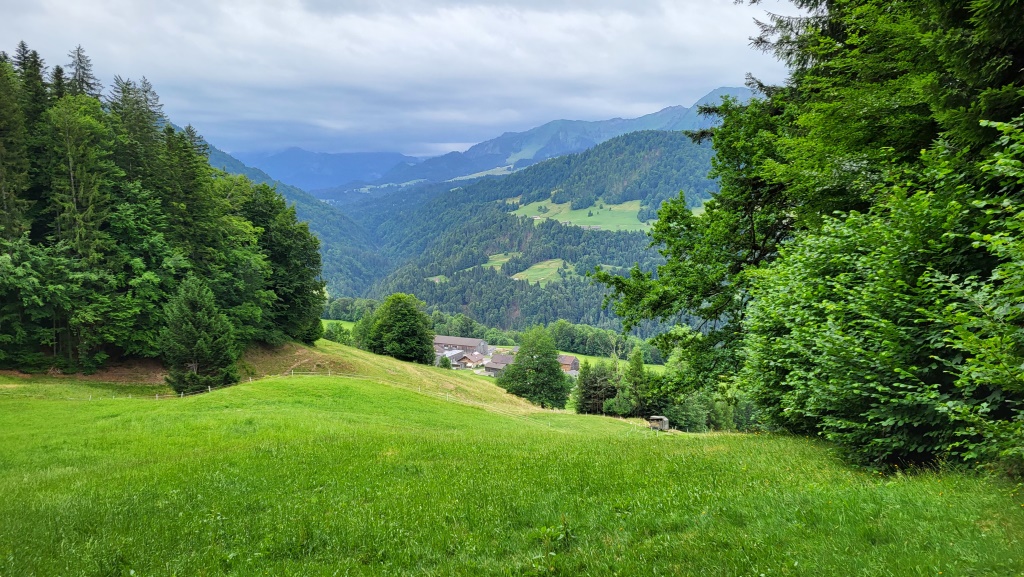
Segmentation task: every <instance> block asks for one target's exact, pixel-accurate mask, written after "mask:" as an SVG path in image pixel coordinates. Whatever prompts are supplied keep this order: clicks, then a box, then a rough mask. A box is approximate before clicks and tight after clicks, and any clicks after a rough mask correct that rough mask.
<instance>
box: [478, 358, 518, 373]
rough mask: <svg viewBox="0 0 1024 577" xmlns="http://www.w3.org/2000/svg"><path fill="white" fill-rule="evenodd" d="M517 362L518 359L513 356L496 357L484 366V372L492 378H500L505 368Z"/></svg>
mask: <svg viewBox="0 0 1024 577" xmlns="http://www.w3.org/2000/svg"><path fill="white" fill-rule="evenodd" d="M515 360H516V358H515V357H513V356H512V355H494V356H493V357H491V360H490V362H488V363H487V364H486V365H484V371H485V372H486V373H487V374H488V375H489V376H492V377H497V376H500V375H501V372H502V371H504V370H505V367H507V366H508V365H511V364H512V363H513V362H515Z"/></svg>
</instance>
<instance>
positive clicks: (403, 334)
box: [353, 293, 434, 365]
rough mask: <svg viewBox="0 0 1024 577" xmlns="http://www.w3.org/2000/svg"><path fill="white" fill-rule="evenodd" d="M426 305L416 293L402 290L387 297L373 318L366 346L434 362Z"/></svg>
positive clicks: (411, 359) (366, 337) (427, 363)
mask: <svg viewBox="0 0 1024 577" xmlns="http://www.w3.org/2000/svg"><path fill="white" fill-rule="evenodd" d="M423 306H424V305H423V302H422V301H419V300H417V299H416V297H415V296H413V295H407V294H403V293H395V294H393V295H390V296H389V297H388V298H386V299H384V302H382V303H381V304H380V307H378V308H377V310H376V311H375V312H374V313H373V316H372V318H371V320H370V326H369V331H368V332H367V334H366V336H365V346H366V349H367V350H369V351H370V352H373V353H377V354H379V355H388V356H390V357H394V358H396V359H398V360H401V361H411V362H415V363H421V364H425V365H430V364H433V363H434V331H433V330H431V328H430V317H429V316H427V314H426V313H425V312H423ZM361 322H363V321H360V323H361ZM356 326H357V327H358V326H359V323H357V324H356ZM353 332H355V331H353ZM357 342H358V341H357Z"/></svg>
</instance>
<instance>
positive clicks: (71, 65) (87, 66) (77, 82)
mask: <svg viewBox="0 0 1024 577" xmlns="http://www.w3.org/2000/svg"><path fill="white" fill-rule="evenodd" d="M68 58H70V59H71V62H68V70H69V71H70V73H71V77H70V82H68V89H69V92H70V93H71V94H75V95H78V94H84V95H86V96H92V97H93V98H99V97H100V93H101V91H102V90H103V85H102V84H100V81H99V79H98V78H96V75H95V74H93V72H92V60H91V59H90V58H89V57H88V56H87V55H86V54H85V50H84V49H83V48H82V45H81V44H79V45H78V46H75V48H74V50H72V51H71V52H68Z"/></svg>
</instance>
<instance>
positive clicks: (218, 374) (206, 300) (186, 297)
mask: <svg viewBox="0 0 1024 577" xmlns="http://www.w3.org/2000/svg"><path fill="white" fill-rule="evenodd" d="M164 314H165V315H166V317H167V327H166V328H165V329H164V330H163V332H162V333H161V335H160V340H161V342H162V345H163V358H164V362H165V363H166V364H167V367H168V374H167V383H168V384H169V385H171V387H173V388H174V390H175V391H177V392H181V393H191V392H197V391H203V390H207V388H208V387H221V386H224V385H229V384H231V383H234V382H237V381H238V375H237V372H236V369H235V360H236V358H237V353H236V351H235V340H234V331H233V330H232V328H231V323H230V322H228V318H227V316H225V315H224V313H222V312H220V309H218V308H217V304H216V302H214V299H213V292H212V291H210V289H209V287H207V286H206V283H204V282H203V281H202V280H201V279H199V278H197V277H195V276H192V275H189V276H188V277H187V278H186V279H185V280H184V281H182V283H181V285H180V286H179V287H178V294H177V295H175V296H174V297H173V298H172V299H171V300H170V302H168V303H167V306H166V307H165V308H164Z"/></svg>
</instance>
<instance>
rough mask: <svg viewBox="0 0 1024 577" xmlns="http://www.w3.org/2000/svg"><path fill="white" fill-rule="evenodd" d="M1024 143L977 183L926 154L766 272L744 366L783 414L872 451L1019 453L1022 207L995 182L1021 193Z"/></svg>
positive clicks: (949, 161) (987, 457) (766, 400)
mask: <svg viewBox="0 0 1024 577" xmlns="http://www.w3.org/2000/svg"><path fill="white" fill-rule="evenodd" d="M1006 132H1007V137H1006V139H1005V140H1004V144H1009V143H1010V142H1011V140H1016V141H1018V142H1019V139H1020V128H1019V127H1017V128H1014V127H1006ZM1021 150H1022V148H1020V147H1018V148H1016V149H1014V148H1013V147H1008V149H1007V151H1006V152H1005V153H1003V154H1000V155H999V156H997V157H995V158H993V159H992V160H988V161H983V162H982V165H981V166H980V168H981V171H980V172H982V173H987V174H988V175H989V176H987V177H984V178H983V179H981V180H979V181H975V182H969V181H965V179H964V178H963V174H964V172H967V171H971V172H973V171H972V167H971V166H970V165H964V163H963V162H962V161H959V159H956V158H950V157H949V156H948V155H947V154H933V155H927V156H926V158H925V169H924V170H923V171H922V172H921V173H920V174H905V175H899V177H898V180H896V179H894V181H893V182H892V183H891V184H889V185H888V186H887V188H886V189H885V192H886V193H887V194H888V196H887V198H886V199H885V200H884V201H883V202H881V203H879V204H878V205H877V206H876V207H875V208H874V209H872V211H870V212H869V213H867V214H860V213H851V214H849V215H846V216H845V217H843V218H836V219H827V220H826V221H825V223H824V226H823V227H822V228H821V230H820V231H819V232H816V233H813V234H811V233H808V234H805V235H801V236H800V237H798V238H797V240H796V241H795V242H794V243H793V244H792V245H791V246H789V247H787V249H786V250H785V251H784V257H783V258H782V259H780V260H779V261H778V262H777V263H776V264H775V265H774V266H772V267H770V268H768V269H766V270H765V271H763V272H762V273H760V275H759V277H758V281H757V288H756V290H755V291H754V293H755V296H756V297H757V300H756V301H755V305H754V306H753V307H752V309H751V313H750V316H749V318H748V321H747V326H748V329H749V337H748V350H749V357H748V360H747V365H746V368H745V369H744V373H743V375H744V376H743V380H744V381H745V382H746V383H747V384H748V385H749V386H751V388H752V389H753V391H754V392H755V395H756V397H757V399H758V401H759V402H760V403H761V405H762V406H763V407H764V408H765V411H766V413H767V416H768V417H769V418H770V419H771V420H772V421H773V422H775V423H777V424H780V425H782V426H785V427H787V428H789V429H791V430H794V431H798V432H807V433H811V432H819V433H821V434H822V435H824V436H825V437H827V438H829V439H831V440H834V441H836V442H837V443H839V444H840V445H841V446H842V447H844V448H845V449H846V450H847V451H849V452H850V453H851V454H852V455H853V456H854V457H855V458H857V459H858V460H861V461H867V462H876V463H891V462H907V461H910V462H922V461H932V460H934V459H936V458H945V459H953V460H960V461H966V462H969V463H971V462H979V461H982V462H984V461H993V460H996V459H998V458H1013V459H1015V460H1017V463H1019V456H1020V453H1019V452H1020V449H1019V446H1020V444H1019V437H1015V434H1016V433H1017V432H1018V431H1019V427H1020V425H1019V422H1020V419H1021V414H1022V413H1021V409H1022V405H1021V403H1022V401H1024V395H1022V393H1024V390H1022V389H1021V386H1020V381H1019V376H1018V374H1017V373H1018V372H1019V371H1018V370H1017V369H1012V370H1010V369H1008V367H1009V366H1010V365H1006V363H1015V365H1013V366H1016V367H1019V366H1020V363H1019V361H1020V360H1021V359H1022V357H1021V353H1020V342H1019V341H1018V340H1017V339H1018V338H1019V337H1018V331H1019V329H1018V328H1017V327H1016V326H1014V325H1015V320H1014V319H1015V316H1014V314H1015V313H1014V312H1013V311H1014V309H1015V308H1017V307H1018V306H1019V305H1018V303H1019V302H1020V293H1019V292H1018V291H1019V287H1017V286H1016V282H1015V278H1016V275H1017V274H1018V271H1017V269H1018V268H1019V265H1018V264H1017V262H1018V260H1019V257H1020V256H1021V255H1020V253H1019V248H1016V246H1017V242H1018V241H1017V240H1016V237H1017V234H1018V232H1017V231H1018V230H1019V228H1020V227H1019V224H1017V222H1018V221H1017V216H1016V215H1017V213H1018V209H1017V208H1015V205H1014V204H1011V203H1010V200H1009V199H1008V198H1007V199H1005V200H1004V201H1002V202H998V201H995V199H989V198H986V194H987V193H986V191H987V190H991V189H993V188H994V187H993V186H992V185H993V184H997V185H998V186H1000V187H1002V191H1003V193H1004V194H1007V193H1009V194H1012V197H1015V198H1019V195H1020V190H1021V186H1020V185H1021V178H1020V173H1019V169H1018V168H1017V167H1019V161H1020V156H1019V155H1020V152H1021ZM1007 169H1009V170H1007ZM1015 171H1018V172H1017V174H1016V175H1015V174H1014V172H1015ZM972 239H973V241H974V242H973V243H971V242H970V240H972ZM978 249H985V250H987V251H988V252H989V253H990V256H988V257H986V256H985V255H984V254H979V253H978ZM993 256H994V257H998V258H999V261H1001V264H998V265H997V266H995V268H994V269H991V270H992V272H991V273H986V272H984V271H985V270H986V269H987V268H988V266H989V265H988V263H989V262H991V260H992V259H991V257H993ZM999 261H997V262H999ZM1010 375H1012V376H1010ZM1014 438H1016V439H1017V440H1011V439H1014Z"/></svg>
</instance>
